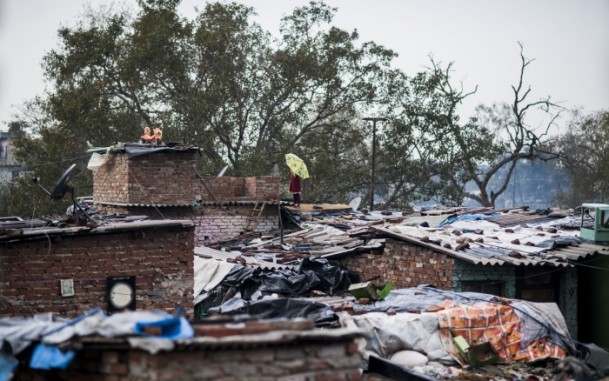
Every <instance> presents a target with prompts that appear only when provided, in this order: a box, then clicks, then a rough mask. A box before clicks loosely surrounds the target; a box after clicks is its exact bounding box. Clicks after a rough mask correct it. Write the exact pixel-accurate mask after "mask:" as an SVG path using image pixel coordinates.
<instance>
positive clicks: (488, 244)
mask: <svg viewBox="0 0 609 381" xmlns="http://www.w3.org/2000/svg"><path fill="white" fill-rule="evenodd" d="M475 225H476V224H475V223H470V225H469V226H475ZM480 227H481V228H480V229H476V230H475V231H473V230H470V229H461V230H460V229H459V228H456V227H455V226H450V227H446V228H444V229H425V228H420V227H397V228H396V227H395V226H387V225H386V226H383V227H371V229H373V230H375V231H376V232H377V233H380V234H381V235H383V236H387V237H391V238H394V239H396V240H399V241H403V242H408V243H411V244H414V245H417V246H422V247H426V248H429V249H431V250H433V251H436V252H439V253H444V254H447V255H449V256H452V257H454V258H458V259H461V260H463V261H466V262H469V263H473V264H476V265H490V266H502V265H505V264H509V265H514V266H555V267H567V266H572V264H571V262H576V261H579V260H582V259H584V258H587V257H590V256H593V255H597V254H598V255H609V246H604V245H599V244H595V243H593V242H587V241H586V242H584V241H582V240H581V239H579V237H578V236H576V235H575V234H576V233H577V232H575V233H574V232H560V231H557V230H555V229H547V230H549V231H550V232H548V231H543V230H542V229H541V228H536V229H535V228H522V229H517V230H515V231H514V230H512V229H491V230H489V229H488V226H487V230H485V229H483V227H484V224H482V223H481V224H480Z"/></svg>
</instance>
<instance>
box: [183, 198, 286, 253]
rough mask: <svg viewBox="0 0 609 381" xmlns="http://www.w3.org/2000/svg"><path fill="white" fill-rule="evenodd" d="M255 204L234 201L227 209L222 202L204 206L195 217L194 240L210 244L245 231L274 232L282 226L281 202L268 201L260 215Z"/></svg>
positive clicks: (237, 235)
mask: <svg viewBox="0 0 609 381" xmlns="http://www.w3.org/2000/svg"><path fill="white" fill-rule="evenodd" d="M253 208H254V205H239V206H237V205H233V206H229V207H227V208H226V209H224V208H221V207H219V206H215V207H211V206H207V207H204V208H202V211H201V213H200V214H198V215H195V216H193V217H192V221H193V222H194V224H195V226H196V228H195V229H196V232H195V242H196V243H197V244H201V245H208V244H212V243H216V242H221V241H226V240H230V239H234V238H238V237H240V236H242V235H243V234H246V233H261V234H264V233H271V232H274V231H278V230H279V209H278V205H276V204H270V205H267V206H266V207H265V208H264V210H263V211H262V214H261V215H260V217H259V218H258V219H257V220H258V221H257V222H256V221H255V219H256V216H257V215H258V212H256V211H254V209H253Z"/></svg>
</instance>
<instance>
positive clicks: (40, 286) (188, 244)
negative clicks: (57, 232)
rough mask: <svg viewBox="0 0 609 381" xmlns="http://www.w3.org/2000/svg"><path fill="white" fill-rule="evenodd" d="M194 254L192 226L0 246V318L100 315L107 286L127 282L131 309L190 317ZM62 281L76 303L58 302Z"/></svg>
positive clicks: (76, 236)
mask: <svg viewBox="0 0 609 381" xmlns="http://www.w3.org/2000/svg"><path fill="white" fill-rule="evenodd" d="M193 251H194V228H193V227H192V226H190V227H182V226H169V227H168V226H165V227H155V228H146V229H144V228H143V229H140V230H133V231H123V232H113V233H108V234H91V233H89V234H82V233H81V234H79V235H63V236H48V238H47V237H44V236H43V237H42V239H37V240H31V241H26V240H20V241H13V242H2V243H0V264H1V273H0V316H9V315H30V314H35V313H40V312H53V313H55V314H58V315H62V316H66V317H74V316H78V315H80V314H82V313H84V312H86V311H88V310H90V309H91V308H94V307H96V306H100V307H102V308H103V309H104V310H105V309H106V308H107V305H108V303H107V298H106V278H107V277H113V276H128V275H129V276H131V275H133V276H135V277H136V307H137V309H141V310H144V309H161V310H164V311H167V312H169V313H174V312H175V309H176V307H177V306H178V305H181V306H182V307H184V309H185V312H186V314H187V315H186V316H187V317H192V316H193V296H192V293H193V284H194V280H193V278H194V275H193V260H194V259H193ZM60 279H73V282H74V293H75V295H74V296H69V297H62V296H61V292H60Z"/></svg>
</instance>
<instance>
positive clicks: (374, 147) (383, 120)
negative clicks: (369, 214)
mask: <svg viewBox="0 0 609 381" xmlns="http://www.w3.org/2000/svg"><path fill="white" fill-rule="evenodd" d="M362 120H365V121H372V160H371V161H372V171H371V174H370V211H372V209H373V208H374V185H375V184H374V183H375V178H374V176H375V173H374V169H375V164H376V163H375V161H376V122H385V121H386V120H387V118H380V117H369V118H362Z"/></svg>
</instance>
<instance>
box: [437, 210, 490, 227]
mask: <svg viewBox="0 0 609 381" xmlns="http://www.w3.org/2000/svg"><path fill="white" fill-rule="evenodd" d="M500 215H501V213H498V212H493V213H487V214H462V215H460V216H450V217H448V218H446V219H445V220H444V221H442V223H441V224H439V225H438V227H444V226H446V225H450V224H452V223H454V222H457V221H479V220H486V219H487V218H491V217H497V216H500Z"/></svg>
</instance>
